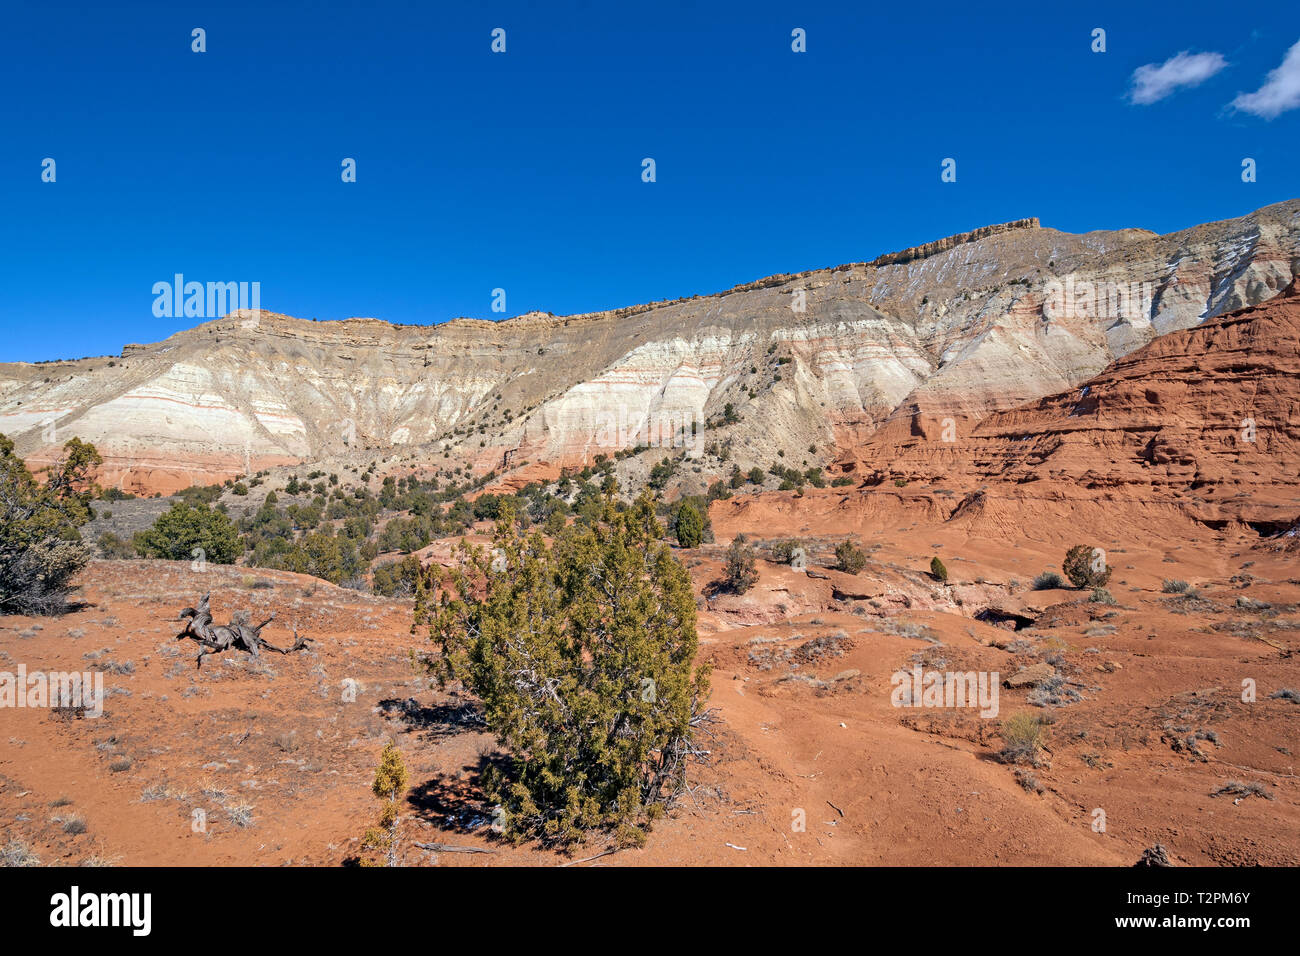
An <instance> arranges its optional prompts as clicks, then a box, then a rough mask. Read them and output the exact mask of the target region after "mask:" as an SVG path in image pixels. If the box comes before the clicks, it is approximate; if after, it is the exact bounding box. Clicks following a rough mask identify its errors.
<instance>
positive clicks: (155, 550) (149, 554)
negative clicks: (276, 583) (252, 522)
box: [134, 501, 243, 564]
mask: <svg viewBox="0 0 1300 956" xmlns="http://www.w3.org/2000/svg"><path fill="white" fill-rule="evenodd" d="M134 544H135V549H136V551H138V552H139V553H140V554H141V555H142V556H144V557H146V558H163V559H165V560H169V561H190V560H193V559H197V558H202V560H204V561H210V562H211V563H213V564H234V563H235V558H237V557H239V555H240V553H241V552H242V551H243V546H242V544H241V543H240V540H239V532H238V531H236V529H235V525H234V522H232V521H231V520H230V518H229V517H227V516H226V514H225V513H224V512H221V511H218V510H217V509H215V508H209V507H208V506H207V505H206V504H202V503H198V504H188V503H187V502H185V501H177V502H175V503H173V504H172V506H171V508H170V510H168V511H166V512H164V513H163V514H161V515H159V516H158V520H157V521H155V522H154V523H153V526H152V527H150V528H147V529H146V530H144V531H139V532H136V535H135V539H134Z"/></svg>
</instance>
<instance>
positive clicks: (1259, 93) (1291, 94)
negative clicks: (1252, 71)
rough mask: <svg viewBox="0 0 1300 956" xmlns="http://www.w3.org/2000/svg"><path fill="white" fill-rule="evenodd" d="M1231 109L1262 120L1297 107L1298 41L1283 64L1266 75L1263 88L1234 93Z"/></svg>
mask: <svg viewBox="0 0 1300 956" xmlns="http://www.w3.org/2000/svg"><path fill="white" fill-rule="evenodd" d="M1232 106H1233V108H1234V109H1238V110H1241V111H1242V112H1243V113H1253V114H1254V115H1255V116H1262V117H1263V118H1264V119H1273V118H1274V117H1275V116H1280V115H1281V114H1282V113H1285V112H1286V111H1287V110H1293V109H1296V108H1297V107H1300V41H1298V42H1297V43H1296V44H1295V46H1293V47H1291V49H1289V50H1287V51H1286V56H1284V57H1283V58H1282V65H1281V66H1279V67H1278V68H1277V69H1276V70H1272V71H1270V72H1269V74H1268V78H1267V79H1265V80H1264V85H1263V86H1261V87H1260V88H1259V89H1257V90H1256V91H1255V92H1254V93H1239V94H1237V98H1236V99H1235V100H1233V101H1232Z"/></svg>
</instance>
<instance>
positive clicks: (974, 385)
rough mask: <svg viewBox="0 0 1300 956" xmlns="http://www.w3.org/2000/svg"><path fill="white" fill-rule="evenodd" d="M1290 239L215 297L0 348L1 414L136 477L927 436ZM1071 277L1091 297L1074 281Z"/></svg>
mask: <svg viewBox="0 0 1300 956" xmlns="http://www.w3.org/2000/svg"><path fill="white" fill-rule="evenodd" d="M1298 249H1300V201H1291V202H1287V203H1282V204H1279V205H1276V206H1271V207H1267V208H1265V209H1262V210H1260V211H1258V212H1256V213H1253V214H1251V215H1249V216H1246V217H1243V218H1241V219H1236V220H1229V221H1226V222H1221V223H1213V224H1210V225H1206V226H1199V227H1196V228H1193V229H1189V230H1184V231H1182V232H1178V233H1172V234H1170V235H1167V236H1155V235H1154V234H1152V233H1149V232H1145V231H1143V230H1136V229H1127V230H1120V231H1116V232H1093V233H1086V234H1083V235H1072V234H1067V233H1062V232H1058V231H1056V230H1053V229H1044V228H1041V227H1039V226H1038V224H1037V221H1036V220H1024V221H1019V222H1017V223H1011V224H1007V225H1005V226H1001V227H988V228H986V229H983V230H977V231H976V232H974V233H968V234H963V235H961V236H957V237H951V238H950V239H947V240H941V241H939V242H936V243H930V244H927V245H926V246H922V247H918V248H916V249H912V250H905V251H904V252H902V253H894V254H889V255H886V256H882V257H880V258H878V259H877V260H875V261H874V262H871V263H855V264H850V265H845V266H839V267H837V268H834V269H823V270H816V271H813V272H808V273H801V274H798V275H784V276H773V277H770V278H768V279H764V280H761V281H758V282H754V283H750V284H748V285H744V286H738V287H736V288H735V289H732V290H729V291H728V292H725V293H720V294H716V295H710V296H702V297H701V296H697V297H693V298H690V299H683V300H678V301H674V302H665V303H653V304H650V305H645V306H637V307H632V308H626V309H619V310H613V311H608V312H600V313H593V314H589V315H579V316H570V317H563V318H561V317H554V316H549V315H541V314H529V315H526V316H521V317H519V318H515V319H511V320H507V321H503V322H496V323H494V322H487V321H481V320H469V319H465V320H455V321H452V322H448V323H445V324H443V325H440V326H434V327H414V326H392V325H389V324H387V323H384V322H381V321H378V320H375V319H350V320H347V321H342V322H309V321H305V320H300V319H293V318H289V317H287V316H283V315H278V314H274V313H267V312H263V313H260V314H244V313H235V314H232V315H230V316H227V317H225V318H223V319H220V320H216V321H212V322H208V323H205V324H203V325H200V326H198V327H197V328H194V329H190V330H187V331H183V332H179V333H177V334H176V335H173V336H172V337H171V338H169V339H167V340H165V341H164V342H161V343H157V344H153V345H132V346H128V347H127V348H126V349H125V350H124V351H123V354H122V356H121V357H120V358H116V359H112V360H109V359H83V360H79V361H72V362H53V363H43V364H39V365H31V364H23V363H11V364H5V365H0V432H4V433H6V434H9V435H11V436H12V437H14V438H15V439H16V440H17V443H18V448H19V451H20V452H21V453H23V454H25V455H27V456H29V457H30V458H32V459H33V460H35V461H37V462H39V461H41V460H42V459H45V458H48V457H49V455H50V454H52V453H53V451H54V449H55V448H57V446H58V445H59V444H61V442H62V441H63V440H65V439H66V438H67V437H68V436H70V435H74V434H75V435H79V436H80V437H82V438H85V439H88V440H90V441H93V442H95V443H96V444H97V445H98V446H100V447H101V449H102V450H103V452H104V453H105V455H106V458H107V459H108V461H107V467H106V475H105V478H106V480H109V481H114V482H117V483H119V484H121V485H122V486H123V487H126V488H130V489H132V490H137V491H138V490H146V491H152V490H162V491H170V490H174V489H175V488H178V487H182V486H184V485H187V484H191V483H202V482H208V481H212V480H214V479H218V478H225V477H229V476H232V475H235V474H240V473H245V472H248V471H251V470H257V469H260V468H263V467H268V466H273V465H277V464H286V463H293V462H298V461H303V460H320V459H325V458H329V457H331V456H351V457H352V458H354V459H357V458H366V457H369V458H375V457H378V456H384V455H394V454H397V455H404V456H406V457H410V456H412V455H427V454H428V452H429V451H430V450H431V447H430V443H436V445H434V446H432V447H433V448H434V449H436V450H438V451H446V452H448V453H450V454H451V455H452V456H453V457H454V458H455V459H456V460H458V461H466V460H468V461H471V462H472V463H473V464H474V466H475V467H476V469H477V470H479V471H486V470H488V469H491V468H500V467H502V466H503V465H506V464H510V463H518V462H520V461H523V460H530V461H533V462H551V463H567V462H580V461H584V460H589V459H590V458H592V457H593V456H594V455H595V454H597V453H601V452H604V453H609V452H612V451H613V450H615V449H618V448H622V447H628V446H632V445H637V444H650V445H657V444H679V443H680V441H679V439H678V437H677V436H679V435H680V434H681V432H682V430H683V427H685V428H686V430H687V431H688V432H689V431H691V430H692V425H695V426H698V425H699V424H701V423H703V422H706V421H707V422H709V423H710V424H711V425H720V426H721V427H719V428H717V429H716V430H710V431H708V432H707V433H705V436H706V437H707V439H708V441H709V442H710V443H714V442H716V443H718V444H726V445H728V446H729V448H730V452H731V456H730V460H731V461H735V462H739V463H740V464H742V465H744V466H748V465H750V464H762V465H766V464H769V463H771V462H772V461H773V460H774V459H775V457H776V455H777V452H778V451H784V450H791V451H800V452H802V449H803V448H805V447H808V446H813V447H814V448H815V449H816V451H815V453H813V455H814V458H815V459H816V460H817V461H821V462H825V461H828V460H830V459H831V458H834V457H835V456H836V455H837V454H838V453H840V452H847V453H848V454H849V456H850V457H852V449H853V448H854V447H855V446H856V445H857V444H858V443H860V442H863V441H865V440H866V439H868V438H869V437H871V436H873V435H875V434H876V432H877V430H878V429H880V426H881V425H882V424H883V425H884V426H885V427H884V428H883V429H880V430H881V431H882V432H884V433H885V434H886V435H887V436H892V439H891V440H893V441H895V442H897V443H899V444H900V445H906V444H907V443H908V442H911V441H918V440H920V441H924V440H928V437H929V436H932V435H933V434H935V433H936V429H938V428H939V427H941V425H942V422H943V420H944V419H948V418H951V419H952V420H953V421H954V422H956V423H961V425H962V427H965V426H966V425H968V424H969V423H972V422H973V421H975V420H978V419H980V418H982V417H984V416H985V415H987V414H988V413H990V412H992V411H997V410H1001V409H1006V408H1011V407H1015V406H1016V405H1019V404H1022V403H1024V402H1026V401H1030V400H1032V399H1035V398H1038V397H1039V396H1042V395H1045V394H1050V393H1053V392H1057V391H1060V390H1062V389H1065V388H1067V387H1071V386H1073V385H1076V384H1078V383H1080V382H1082V381H1084V380H1085V379H1087V378H1088V377H1089V376H1091V375H1095V374H1096V373H1098V372H1099V371H1100V370H1101V369H1103V368H1105V367H1106V366H1107V365H1108V364H1109V363H1110V362H1111V361H1113V360H1114V358H1116V357H1117V356H1122V355H1124V354H1127V353H1128V352H1131V351H1132V350H1133V349H1135V348H1138V347H1140V346H1141V345H1143V344H1145V343H1146V342H1147V341H1149V340H1150V339H1151V338H1153V337H1155V336H1156V335H1157V334H1159V333H1162V332H1165V331H1170V330H1174V329H1180V328H1187V327H1189V326H1192V325H1195V324H1196V323H1198V322H1200V321H1202V320H1203V319H1204V318H1205V317H1207V316H1214V315H1219V314H1221V313H1223V312H1225V311H1229V310H1231V309H1234V308H1238V307H1240V306H1242V305H1246V304H1254V303H1258V302H1261V301H1264V300H1265V299H1267V298H1269V297H1270V296H1272V295H1273V294H1275V293H1276V291H1277V290H1278V289H1280V288H1283V287H1284V286H1286V285H1287V284H1288V283H1290V281H1291V279H1292V277H1293V276H1294V274H1295V272H1296V269H1297V261H1298V258H1300V253H1298V252H1297V250H1298ZM1062 288H1064V289H1067V290H1068V292H1067V293H1066V294H1064V295H1062V294H1061V289H1062ZM1117 288H1118V289H1119V292H1120V295H1119V296H1118V298H1117V297H1116V295H1115V294H1114V293H1115V290H1116V289H1117ZM1089 289H1094V290H1097V291H1098V292H1099V294H1098V295H1097V296H1095V297H1092V298H1093V299H1095V301H1090V294H1083V295H1076V294H1075V293H1076V290H1085V291H1086V290H1089ZM1129 292H1132V295H1129V294H1128V293H1129ZM727 405H731V406H732V407H733V412H734V414H733V416H732V419H733V420H732V421H731V422H729V423H724V422H723V415H724V410H725V407H726V406H727ZM703 444H704V443H703V442H701V445H703ZM699 450H700V449H699V448H698V447H693V448H692V451H693V452H698V451H699Z"/></svg>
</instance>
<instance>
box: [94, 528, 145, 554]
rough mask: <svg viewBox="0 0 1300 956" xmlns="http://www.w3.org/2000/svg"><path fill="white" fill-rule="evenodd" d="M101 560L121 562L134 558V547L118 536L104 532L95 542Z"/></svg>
mask: <svg viewBox="0 0 1300 956" xmlns="http://www.w3.org/2000/svg"><path fill="white" fill-rule="evenodd" d="M95 546H96V547H97V548H98V549H99V555H100V557H102V558H109V559H110V560H113V559H116V560H122V559H126V558H134V557H135V545H134V544H132V543H131V542H130V541H127V540H126V539H125V538H123V537H121V536H120V535H116V534H114V533H113V532H111V531H105V532H104V533H103V534H101V535H100V536H99V537H98V538H97V539H96V541H95Z"/></svg>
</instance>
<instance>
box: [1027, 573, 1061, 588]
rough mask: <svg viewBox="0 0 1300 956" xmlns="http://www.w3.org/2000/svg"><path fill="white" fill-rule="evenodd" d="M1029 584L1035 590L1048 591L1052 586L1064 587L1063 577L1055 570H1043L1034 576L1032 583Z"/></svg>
mask: <svg viewBox="0 0 1300 956" xmlns="http://www.w3.org/2000/svg"><path fill="white" fill-rule="evenodd" d="M1031 586H1032V587H1033V589H1034V590H1035V591H1050V590H1052V589H1053V588H1063V587H1065V578H1063V577H1061V576H1060V575H1059V574H1057V573H1056V572H1055V571H1044V572H1043V573H1042V574H1040V575H1038V577H1036V578H1034V583H1033V584H1032V585H1031Z"/></svg>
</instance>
